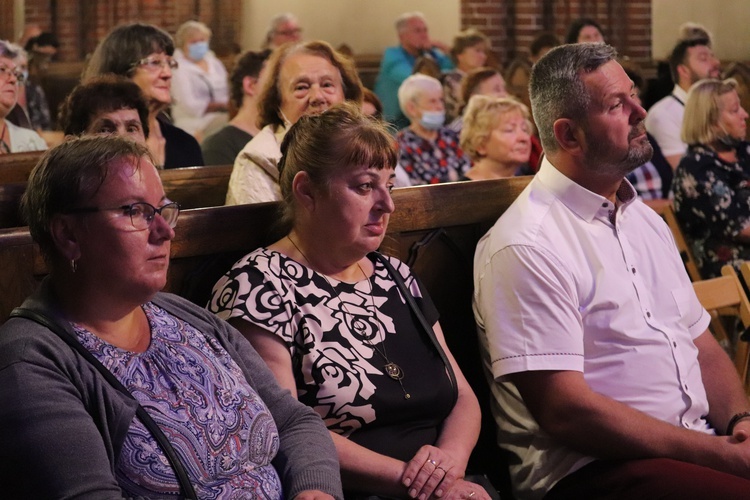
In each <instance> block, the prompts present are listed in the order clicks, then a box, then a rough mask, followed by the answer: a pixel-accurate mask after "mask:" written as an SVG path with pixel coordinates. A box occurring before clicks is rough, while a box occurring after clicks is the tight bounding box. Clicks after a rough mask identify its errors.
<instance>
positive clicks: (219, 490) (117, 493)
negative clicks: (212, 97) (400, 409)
mask: <svg viewBox="0 0 750 500" xmlns="http://www.w3.org/2000/svg"><path fill="white" fill-rule="evenodd" d="M23 210H24V213H25V215H26V217H27V219H28V222H29V230H30V231H31V236H32V238H33V239H34V241H35V242H36V243H38V244H39V247H40V249H41V250H42V253H43V255H44V257H45V260H46V262H47V264H48V266H49V270H50V274H49V276H48V277H47V278H46V279H45V280H44V281H43V282H42V284H41V288H40V290H39V291H38V292H37V293H35V294H34V295H33V296H32V297H30V298H29V299H27V300H26V301H25V302H24V304H23V306H22V308H21V309H19V310H16V312H14V313H12V314H11V316H12V317H11V319H9V320H8V321H7V322H6V323H5V324H4V325H3V326H2V328H1V329H0V352H2V356H1V357H0V388H1V389H0V443H2V453H0V491H2V496H3V497H4V498H74V497H76V498H83V497H85V498H192V499H197V498H201V499H203V498H273V499H278V500H281V499H282V498H295V499H297V500H313V499H320V500H326V499H327V500H331V499H332V498H334V497H335V498H339V499H340V498H342V491H341V483H340V477H339V471H338V461H337V460H336V452H335V449H334V447H333V443H332V442H331V439H330V437H329V434H328V433H327V431H326V429H325V427H324V426H323V425H322V423H321V421H320V418H319V417H318V416H317V415H316V414H315V413H314V412H313V411H312V410H310V409H309V408H307V407H306V406H304V405H303V404H301V403H300V402H299V401H297V400H296V399H295V398H294V397H292V396H291V395H290V394H289V393H288V392H287V391H285V390H283V389H282V388H281V387H279V385H278V384H277V383H276V381H275V380H274V377H273V375H272V373H271V372H270V371H269V370H268V368H267V367H266V365H265V364H264V363H263V360H262V359H261V358H260V357H259V356H258V353H257V352H256V351H255V350H254V349H253V348H252V346H251V345H250V344H249V343H248V342H247V340H246V339H245V338H243V337H242V335H240V333H239V332H237V331H236V330H235V329H234V328H232V327H231V326H230V325H228V324H227V323H225V322H223V321H221V320H219V319H218V318H216V317H215V316H214V315H212V314H209V313H207V312H206V311H205V310H204V309H203V308H200V307H198V306H196V305H195V304H193V303H191V302H189V301H187V300H185V299H183V298H181V297H177V296H175V295H171V294H166V293H160V290H161V289H162V287H164V285H165V283H166V281H167V271H168V268H169V257H170V244H171V241H172V239H173V238H174V236H175V231H174V228H175V226H176V224H177V219H178V217H179V214H180V208H179V205H178V204H177V203H174V202H172V201H171V200H169V199H168V198H167V197H166V196H165V194H164V188H163V187H162V185H161V180H160V178H159V174H158V172H157V170H156V168H155V167H154V164H153V160H152V159H151V156H150V154H149V152H148V150H147V149H146V147H145V146H144V145H142V144H139V143H137V142H135V141H131V140H129V139H124V138H122V137H116V136H109V137H98V136H95V137H84V138H80V139H74V140H71V141H67V142H64V143H63V144H61V145H60V146H58V147H56V148H54V149H52V150H50V151H49V152H48V153H47V154H46V155H45V156H44V157H43V159H42V160H41V161H40V163H39V164H38V165H37V166H36V168H35V169H34V170H33V171H32V173H31V176H30V178H29V183H28V188H27V190H26V193H25V194H24V200H23Z"/></svg>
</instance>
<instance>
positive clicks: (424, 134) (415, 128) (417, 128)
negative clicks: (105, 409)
mask: <svg viewBox="0 0 750 500" xmlns="http://www.w3.org/2000/svg"><path fill="white" fill-rule="evenodd" d="M409 128H410V129H411V130H412V132H414V133H415V134H417V135H418V136H419V137H421V138H422V139H425V140H428V141H434V140H435V139H437V137H438V131H437V130H430V129H427V128H425V127H423V126H422V124H421V123H419V122H412V123H411V125H409Z"/></svg>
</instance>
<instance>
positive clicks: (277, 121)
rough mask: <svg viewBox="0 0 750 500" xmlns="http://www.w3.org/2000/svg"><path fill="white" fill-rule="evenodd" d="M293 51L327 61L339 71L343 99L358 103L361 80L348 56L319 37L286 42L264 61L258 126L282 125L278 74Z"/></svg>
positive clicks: (359, 102)
mask: <svg viewBox="0 0 750 500" xmlns="http://www.w3.org/2000/svg"><path fill="white" fill-rule="evenodd" d="M293 54H310V55H314V56H318V57H322V58H323V59H325V60H327V61H328V62H330V63H331V64H332V65H334V66H335V67H336V68H337V69H338V70H339V73H341V82H342V86H343V89H342V90H343V91H344V99H346V100H347V101H354V102H355V103H357V104H358V105H359V104H362V82H361V81H360V79H359V74H358V73H357V69H356V68H355V67H354V63H353V62H352V60H351V59H349V58H348V57H344V56H343V55H341V54H339V53H338V52H336V50H335V49H334V48H333V47H331V46H330V45H329V44H328V43H326V42H323V41H319V40H315V41H311V42H303V43H298V44H286V45H282V46H281V47H279V48H278V49H276V50H275V51H274V52H273V53H272V54H271V59H270V61H269V62H268V71H267V75H266V78H265V84H264V85H263V90H261V93H260V98H259V99H258V122H259V125H260V126H261V127H265V126H266V125H274V127H276V126H279V125H284V119H283V118H282V117H281V115H280V113H279V109H280V108H281V89H280V87H279V75H280V74H281V68H282V66H283V65H284V62H285V61H286V60H287V58H288V57H289V56H291V55H293Z"/></svg>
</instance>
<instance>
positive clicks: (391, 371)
mask: <svg viewBox="0 0 750 500" xmlns="http://www.w3.org/2000/svg"><path fill="white" fill-rule="evenodd" d="M286 237H287V239H288V240H289V241H290V243H291V244H292V246H294V248H296V249H297V251H298V252H299V254H300V255H301V256H302V257H303V258H304V259H305V260H306V261H307V264H308V265H309V266H311V267H312V263H311V262H310V259H308V258H307V255H305V254H304V252H302V250H301V249H300V247H299V246H298V245H297V243H295V242H294V240H293V239H292V237H291V236H289V235H287V236H286ZM357 268H358V269H359V272H360V273H362V276H364V278H365V279H366V280H367V282H368V283H369V284H370V294H369V295H370V303H371V304H372V314H373V321H374V322H375V326H376V327H377V329H378V333H379V334H380V335H381V336H382V337H383V342H382V344H383V350H382V351H381V350H380V349H378V347H377V346H376V345H375V344H373V343H372V342H370V340H369V339H368V338H367V337H365V336H364V335H363V334H361V333H360V332H358V331H357V329H356V328H353V327H352V329H353V330H354V333H358V334H359V335H360V337H361V338H362V341H363V342H364V343H365V344H367V346H368V347H370V348H371V349H372V350H373V351H375V352H376V353H377V354H378V355H379V356H380V357H381V358H383V359H384V360H385V363H386V364H385V365H384V366H383V368H384V369H385V373H386V375H388V376H389V377H390V378H392V379H393V380H395V381H397V382H398V383H399V385H400V386H401V391H402V392H403V393H404V399H410V398H411V394H409V393H408V392H406V388H405V387H404V383H403V378H404V370H402V369H401V367H400V366H399V365H397V364H396V363H394V362H393V361H391V360H390V359H389V358H388V350H387V349H386V346H385V334H384V333H383V332H382V331H381V330H380V321H378V317H377V311H378V310H377V308H376V307H375V298H374V297H373V295H372V282H371V281H370V278H368V277H367V274H365V271H364V269H362V266H360V265H359V262H357ZM318 274H320V276H322V277H323V279H324V280H325V282H326V284H327V285H328V287H329V288H330V289H331V291H332V292H333V294H334V295H335V296H336V298H337V299H339V302H340V303H341V307H342V308H343V309H344V311H345V312H346V313H347V314H348V315H349V316H351V317H352V318H354V317H355V316H354V315H353V314H352V313H351V312H349V308H347V307H346V304H345V303H344V301H343V300H341V297H340V296H339V293H338V292H337V291H336V288H334V286H333V284H332V283H331V282H330V281H329V280H328V277H327V276H326V275H325V274H323V273H318ZM376 340H377V339H376Z"/></svg>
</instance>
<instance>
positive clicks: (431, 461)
mask: <svg viewBox="0 0 750 500" xmlns="http://www.w3.org/2000/svg"><path fill="white" fill-rule="evenodd" d="M428 462H430V463H431V464H432V465H434V466H435V467H437V462H436V461H434V460H428Z"/></svg>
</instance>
